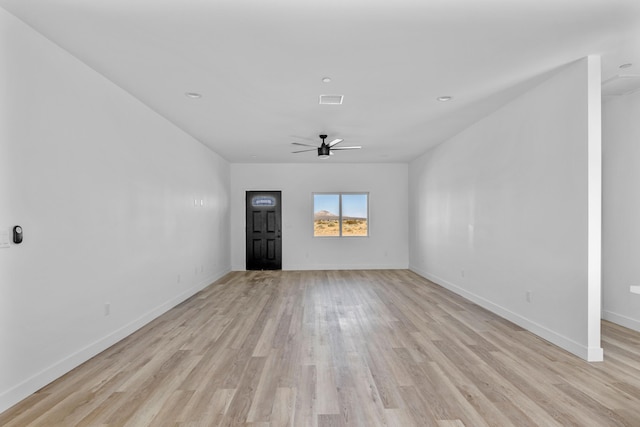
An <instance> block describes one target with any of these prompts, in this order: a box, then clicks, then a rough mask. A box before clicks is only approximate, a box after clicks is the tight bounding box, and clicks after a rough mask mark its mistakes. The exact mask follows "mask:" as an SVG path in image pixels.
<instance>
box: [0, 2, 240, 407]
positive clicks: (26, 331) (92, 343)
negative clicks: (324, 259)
mask: <svg viewBox="0 0 640 427" xmlns="http://www.w3.org/2000/svg"><path fill="white" fill-rule="evenodd" d="M0 40H1V45H0V230H2V229H5V230H6V229H9V228H11V227H12V226H14V225H16V224H19V225H21V226H23V227H24V236H25V238H24V243H22V244H21V245H13V246H11V247H9V248H0V412H1V411H3V410H4V409H6V408H8V407H9V406H11V405H12V404H14V403H16V402H17V401H19V400H20V399H22V398H24V397H26V396H28V395H29V394H31V393H32V392H34V391H36V390H37V389H38V388H39V387H41V386H43V385H45V384H46V383H48V382H49V381H51V380H53V379H55V378H57V377H58V376H60V375H61V374H63V373H65V372H67V371H68V370H70V369H71V368H73V367H75V366H76V365H78V364H80V363H81V362H83V361H84V360H86V359H88V358H89V357H91V356H93V355H94V354H96V353H98V352H100V351H101V350H103V349H105V348H106V347H108V346H109V345H111V344H112V343H114V342H116V341H118V340H119V339H121V338H123V337H124V336H126V335H128V334H129V333H130V332H132V331H133V330H135V329H136V328H138V327H140V326H141V325H143V324H144V323H146V322H148V321H150V320H151V319H153V318H154V317H156V316H158V315H160V314H161V313H163V312H164V311H166V310H167V309H169V308H171V307H172V306H174V305H175V304H177V303H179V302H180V301H182V300H184V299H185V298H187V297H189V296H190V295H192V294H193V293H195V292H196V291H198V290H199V289H201V288H202V287H204V286H206V285H208V284H209V283H211V282H212V281H213V280H214V279H216V278H218V277H219V276H221V275H223V274H224V273H225V272H227V271H229V270H230V265H231V264H230V255H229V232H228V230H229V195H228V189H229V165H228V164H227V162H225V161H224V160H223V159H221V158H220V157H219V156H217V155H216V154H214V153H212V152H211V151H210V150H208V149H206V148H204V147H203V146H202V145H201V144H200V143H198V142H197V141H195V140H194V139H192V138H191V137H189V136H187V135H186V134H185V133H183V132H181V131H180V130H179V129H177V128H176V127H175V126H173V125H171V124H170V123H169V122H167V121H166V120H165V119H163V118H162V117H160V116H158V115H157V114H155V113H154V112H152V111H150V110H149V109H148V108H146V107H145V106H144V105H142V104H141V103H140V102H139V101H137V100H136V99H134V98H132V97H131V96H130V95H128V94H127V93H125V92H123V91H122V90H121V89H119V88H118V87H116V86H115V85H113V84H112V83H111V82H109V81H107V80H106V79H105V78H103V77H102V76H100V75H98V74H97V73H95V72H94V71H92V70H91V69H89V68H88V67H86V66H85V65H83V64H82V63H80V62H79V61H77V60H76V59H74V58H73V57H71V56H70V55H69V54H68V53H67V52H65V51H63V50H61V49H60V48H58V47H57V46H55V45H53V44H52V43H50V42H49V41H48V40H46V39H44V38H43V37H41V36H40V35H39V34H37V33H35V32H34V31H33V30H31V29H30V28H29V27H27V26H25V25H24V24H22V23H21V22H20V21H18V20H16V19H15V18H13V17H12V16H11V15H9V14H7V13H6V12H5V11H4V10H3V9H0ZM182 98H184V96H181V94H176V102H180V101H181V99H182ZM195 198H197V199H198V200H200V199H202V200H203V201H204V206H203V207H197V208H196V207H194V199H195ZM178 275H180V280H179V281H178ZM107 302H108V303H110V311H111V312H110V315H109V316H106V315H105V303H107Z"/></svg>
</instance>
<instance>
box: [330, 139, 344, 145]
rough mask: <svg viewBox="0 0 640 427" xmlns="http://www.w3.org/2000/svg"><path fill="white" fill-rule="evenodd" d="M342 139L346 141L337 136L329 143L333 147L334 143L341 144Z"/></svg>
mask: <svg viewBox="0 0 640 427" xmlns="http://www.w3.org/2000/svg"><path fill="white" fill-rule="evenodd" d="M342 141H344V139H342V138H336V139H334V140H333V141H331V142H330V143H329V147H333V146H334V145H336V144H340V143H341V142H342Z"/></svg>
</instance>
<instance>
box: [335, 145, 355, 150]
mask: <svg viewBox="0 0 640 427" xmlns="http://www.w3.org/2000/svg"><path fill="white" fill-rule="evenodd" d="M361 148H362V147H361V146H359V145H354V146H353V147H338V148H332V150H359V149H361Z"/></svg>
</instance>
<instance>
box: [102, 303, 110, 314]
mask: <svg viewBox="0 0 640 427" xmlns="http://www.w3.org/2000/svg"><path fill="white" fill-rule="evenodd" d="M110 314H111V303H110V302H105V303H104V315H105V316H108V315H110Z"/></svg>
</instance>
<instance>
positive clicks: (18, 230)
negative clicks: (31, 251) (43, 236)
mask: <svg viewBox="0 0 640 427" xmlns="http://www.w3.org/2000/svg"><path fill="white" fill-rule="evenodd" d="M13 243H15V244H16V245H19V244H20V243H22V227H20V226H19V225H16V226H15V227H13Z"/></svg>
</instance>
